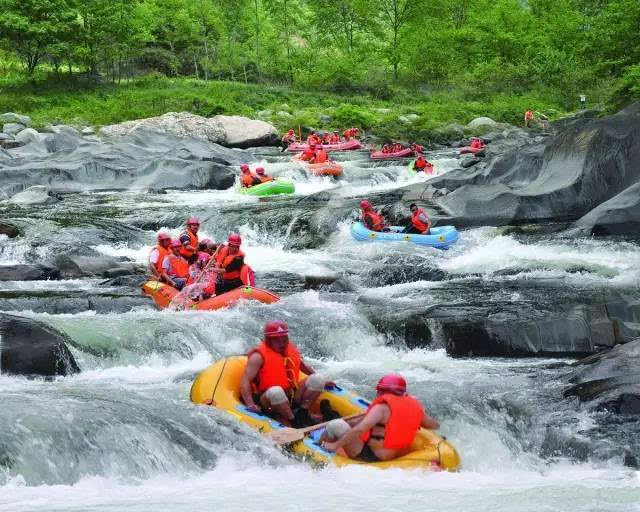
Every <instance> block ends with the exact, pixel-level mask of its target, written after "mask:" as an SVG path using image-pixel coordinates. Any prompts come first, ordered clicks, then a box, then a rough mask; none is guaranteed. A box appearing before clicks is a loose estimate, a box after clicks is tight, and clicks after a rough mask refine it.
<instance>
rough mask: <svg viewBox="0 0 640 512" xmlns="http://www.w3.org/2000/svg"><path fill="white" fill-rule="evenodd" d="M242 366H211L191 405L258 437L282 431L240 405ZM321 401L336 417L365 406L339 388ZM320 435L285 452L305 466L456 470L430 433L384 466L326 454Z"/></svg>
mask: <svg viewBox="0 0 640 512" xmlns="http://www.w3.org/2000/svg"><path fill="white" fill-rule="evenodd" d="M246 365H247V358H246V356H233V357H229V358H227V359H223V360H221V361H218V362H217V363H214V364H213V365H212V366H210V367H209V368H207V369H206V370H204V371H203V372H202V373H200V374H199V375H198V377H196V380H195V381H194V382H193V385H192V386H191V401H192V402H194V403H196V404H211V405H213V406H214V407H217V408H218V409H220V410H223V411H225V412H227V413H229V414H231V415H232V416H233V417H234V418H235V419H236V420H238V421H240V422H242V423H245V424H248V425H250V426H251V427H253V428H255V429H257V430H260V431H261V432H262V433H267V432H271V431H272V430H276V429H281V428H284V425H283V424H282V423H279V422H278V421H276V420H273V419H271V418H269V417H268V416H265V415H264V414H258V413H254V412H251V411H249V410H248V409H247V408H246V407H245V406H244V404H243V403H242V402H241V400H240V380H241V379H242V374H243V372H244V369H245V367H246ZM304 378H306V375H304V374H303V373H300V379H301V380H302V379H304ZM324 399H327V400H329V402H330V403H331V408H332V409H333V410H335V411H337V412H338V413H339V414H340V416H348V415H351V414H357V413H359V412H364V411H365V409H366V408H367V407H368V406H369V402H368V401H367V400H365V399H363V398H360V397H359V396H357V395H355V394H353V393H351V392H350V391H347V390H345V389H342V388H340V387H336V388H334V389H332V390H330V391H324V392H323V393H322V394H321V395H320V397H319V398H318V400H316V406H317V404H319V403H320V401H321V400H324ZM312 412H316V413H319V410H317V408H316V409H313V410H312ZM322 432H323V429H319V430H316V431H314V432H313V433H311V434H309V435H307V436H306V437H305V438H304V439H302V440H300V441H297V442H295V443H292V444H291V446H290V447H289V449H290V450H291V451H292V452H293V453H295V454H297V455H299V456H300V457H302V458H304V460H307V461H309V462H313V463H320V464H335V465H337V466H346V465H353V464H359V465H363V464H364V465H368V466H374V467H377V468H381V469H387V468H406V469H415V468H425V469H446V470H448V471H457V470H458V469H459V468H460V456H459V455H458V452H457V451H456V449H455V448H454V447H453V445H452V444H451V443H449V442H448V441H447V440H445V439H444V438H442V437H440V436H439V435H438V434H436V433H435V432H433V431H431V430H426V429H420V431H419V432H418V434H417V435H416V438H415V440H414V442H413V445H412V447H411V451H410V452H409V453H407V454H406V455H404V456H402V457H398V458H397V459H394V460H390V461H385V462H362V461H359V460H354V459H350V458H349V457H347V456H345V455H341V454H336V453H332V452H327V451H325V450H323V449H322V447H321V446H320V444H319V438H320V436H321V435H322Z"/></svg>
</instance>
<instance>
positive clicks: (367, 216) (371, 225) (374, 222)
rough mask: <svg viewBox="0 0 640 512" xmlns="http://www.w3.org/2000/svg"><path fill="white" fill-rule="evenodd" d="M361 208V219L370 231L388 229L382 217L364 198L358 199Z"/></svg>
mask: <svg viewBox="0 0 640 512" xmlns="http://www.w3.org/2000/svg"><path fill="white" fill-rule="evenodd" d="M360 208H361V210H362V216H361V220H362V223H363V224H364V225H365V227H366V228H367V229H369V230H371V231H389V228H388V227H387V225H386V223H385V221H384V217H383V216H382V215H381V214H379V213H378V212H377V211H376V210H374V209H373V206H372V205H371V203H370V202H369V201H367V200H366V199H364V200H362V201H360Z"/></svg>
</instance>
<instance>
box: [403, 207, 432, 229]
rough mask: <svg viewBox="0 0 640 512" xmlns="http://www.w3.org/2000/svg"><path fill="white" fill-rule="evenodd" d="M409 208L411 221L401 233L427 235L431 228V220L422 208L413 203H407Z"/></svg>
mask: <svg viewBox="0 0 640 512" xmlns="http://www.w3.org/2000/svg"><path fill="white" fill-rule="evenodd" d="M409 210H411V223H410V224H409V225H408V226H407V227H406V228H405V229H404V230H403V233H411V234H415V235H428V234H429V230H430V229H431V221H430V220H429V217H427V214H426V213H424V210H423V209H422V208H418V206H417V205H416V204H415V203H411V204H410V205H409Z"/></svg>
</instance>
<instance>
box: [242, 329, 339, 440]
mask: <svg viewBox="0 0 640 512" xmlns="http://www.w3.org/2000/svg"><path fill="white" fill-rule="evenodd" d="M301 371H302V372H304V373H306V374H307V375H308V377H307V378H306V379H304V380H300V372H301ZM333 386H334V384H333V382H330V381H327V380H326V379H325V378H323V377H322V376H320V375H318V374H317V373H315V371H314V369H313V368H312V367H311V366H310V365H309V364H307V362H306V361H305V360H304V359H303V358H302V356H301V355H300V351H299V350H298V347H296V346H295V345H294V344H293V343H292V342H291V341H290V339H289V326H288V325H287V324H286V323H285V322H281V321H275V322H269V323H267V324H266V325H265V326H264V337H263V339H262V342H261V343H260V344H259V345H257V346H256V347H254V348H252V349H251V350H250V351H249V353H248V359H247V366H246V367H245V370H244V373H243V374H242V380H241V381H240V393H241V396H242V400H243V401H244V403H245V405H246V407H247V409H249V410H250V411H252V412H255V413H261V412H264V413H266V414H268V415H270V416H272V417H274V418H276V419H278V420H279V421H281V422H283V423H286V424H288V425H292V426H294V427H297V428H301V427H305V426H309V425H312V424H314V423H317V422H319V421H322V420H321V418H319V417H317V416H316V417H314V415H312V414H311V413H310V412H309V411H310V409H311V407H312V406H313V404H314V403H315V401H316V400H317V399H318V397H319V396H320V393H322V391H324V389H325V387H333Z"/></svg>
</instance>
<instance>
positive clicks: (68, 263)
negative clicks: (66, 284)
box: [55, 253, 137, 279]
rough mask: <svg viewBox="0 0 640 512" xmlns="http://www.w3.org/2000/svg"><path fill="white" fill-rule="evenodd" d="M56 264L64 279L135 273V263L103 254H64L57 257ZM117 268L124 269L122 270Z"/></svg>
mask: <svg viewBox="0 0 640 512" xmlns="http://www.w3.org/2000/svg"><path fill="white" fill-rule="evenodd" d="M55 266H56V268H57V269H58V270H59V271H60V275H61V276H62V278H63V279H75V278H80V277H96V276H97V277H117V275H129V274H135V273H136V271H137V267H136V265H134V264H124V263H122V262H120V261H118V260H117V259H115V258H112V257H110V256H106V255H103V254H98V253H96V254H94V255H75V254H62V255H59V256H57V257H56V259H55ZM116 269H122V271H121V272H118V271H116Z"/></svg>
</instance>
